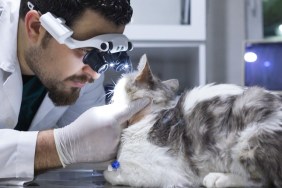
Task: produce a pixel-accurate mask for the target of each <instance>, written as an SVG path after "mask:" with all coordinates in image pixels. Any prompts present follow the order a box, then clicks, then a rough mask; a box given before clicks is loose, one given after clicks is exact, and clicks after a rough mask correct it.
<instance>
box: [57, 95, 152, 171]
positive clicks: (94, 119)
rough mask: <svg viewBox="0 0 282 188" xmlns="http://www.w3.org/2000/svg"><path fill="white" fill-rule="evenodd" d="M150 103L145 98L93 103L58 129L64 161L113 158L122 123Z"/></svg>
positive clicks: (62, 159)
mask: <svg viewBox="0 0 282 188" xmlns="http://www.w3.org/2000/svg"><path fill="white" fill-rule="evenodd" d="M149 103H150V99H148V98H145V99H138V100H136V101H133V102H132V103H131V104H130V105H124V106H121V104H109V105H105V106H100V107H93V108H91V109H89V110H87V111H86V112H84V113H83V114H82V115H80V116H79V117H78V118H77V119H76V120H75V121H74V122H73V123H71V124H70V125H68V126H65V127H63V128H59V129H55V130H54V138H55V144H56V148H57V152H58V155H59V157H60V160H61V163H62V165H63V166H64V167H65V166H66V165H68V164H73V163H80V162H101V161H106V160H110V159H113V158H114V157H115V155H116V152H117V146H118V144H119V141H120V134H121V131H122V127H121V124H123V123H124V122H126V121H127V120H129V119H130V118H131V117H132V116H133V115H134V114H136V113H137V112H139V111H140V110H142V109H143V108H144V107H146V105H148V104H149Z"/></svg>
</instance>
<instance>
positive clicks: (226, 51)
mask: <svg viewBox="0 0 282 188" xmlns="http://www.w3.org/2000/svg"><path fill="white" fill-rule="evenodd" d="M245 23H246V19H245V1H244V0H207V43H206V44H207V58H206V59H207V82H208V83H209V82H217V83H234V84H241V83H242V78H243V66H242V65H243V64H242V63H243V43H244V40H245V38H246V34H245V33H246V28H245Z"/></svg>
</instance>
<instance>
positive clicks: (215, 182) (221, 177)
mask: <svg viewBox="0 0 282 188" xmlns="http://www.w3.org/2000/svg"><path fill="white" fill-rule="evenodd" d="M233 181H234V179H231V178H230V174H224V173H209V174H208V175H206V176H205V177H204V180H203V185H204V186H205V187H208V188H211V187H230V186H233V185H234V183H235V182H233ZM235 184H236V183H235Z"/></svg>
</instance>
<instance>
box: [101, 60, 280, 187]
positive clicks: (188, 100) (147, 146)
mask: <svg viewBox="0 0 282 188" xmlns="http://www.w3.org/2000/svg"><path fill="white" fill-rule="evenodd" d="M178 87H179V85H178V81H177V80H174V79H172V80H168V81H161V80H159V79H158V78H156V77H155V76H154V75H153V73H152V71H151V69H150V66H149V64H148V62H147V57H146V55H143V56H142V57H141V60H140V62H139V65H138V70H137V71H135V72H133V73H129V74H125V75H123V76H122V78H121V79H120V80H119V81H118V82H117V84H116V87H115V89H114V94H113V98H112V100H113V102H114V103H130V101H132V100H135V99H138V98H142V97H149V98H151V99H152V104H151V107H149V109H148V108H147V109H145V110H143V111H142V112H141V113H140V114H141V115H140V114H139V115H137V116H139V117H134V118H133V120H132V121H131V123H130V125H129V126H128V127H127V128H125V129H124V130H123V132H122V137H121V142H120V146H119V149H118V154H117V161H118V164H119V165H118V167H117V168H116V169H113V168H112V167H111V165H110V166H109V169H108V170H105V171H104V177H105V179H106V180H107V181H108V182H110V183H111V184H112V185H128V186H134V187H196V186H205V187H250V186H275V187H282V103H281V102H282V100H281V99H282V98H281V96H280V95H279V94H274V93H272V92H270V91H267V90H265V89H263V88H260V87H249V88H245V87H241V86H237V85H233V84H207V85H203V86H198V87H195V88H193V89H191V90H189V91H188V90H187V91H185V92H183V93H182V94H181V96H179V95H177V90H178ZM134 119H135V120H134Z"/></svg>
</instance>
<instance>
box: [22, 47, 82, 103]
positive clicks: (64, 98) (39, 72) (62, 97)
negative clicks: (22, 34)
mask: <svg viewBox="0 0 282 188" xmlns="http://www.w3.org/2000/svg"><path fill="white" fill-rule="evenodd" d="M43 53H44V49H43V48H42V47H40V48H31V49H28V50H26V51H25V61H26V63H27V65H28V66H29V68H30V69H31V70H32V71H33V72H34V74H35V75H36V76H37V77H38V78H39V80H40V81H41V82H42V84H43V85H44V86H45V87H46V89H47V91H48V96H49V97H50V99H51V100H52V102H53V103H54V104H55V105H56V106H64V105H71V104H73V103H75V101H76V100H77V99H78V97H79V92H80V88H66V87H65V85H64V84H63V81H59V80H56V77H55V76H52V73H51V74H50V73H49V72H45V71H44V65H42V61H44V54H43ZM43 64H44V63H43ZM87 79H88V78H87V77H86V76H80V77H78V76H72V77H69V78H67V79H66V80H83V81H85V82H86V81H87Z"/></svg>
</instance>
